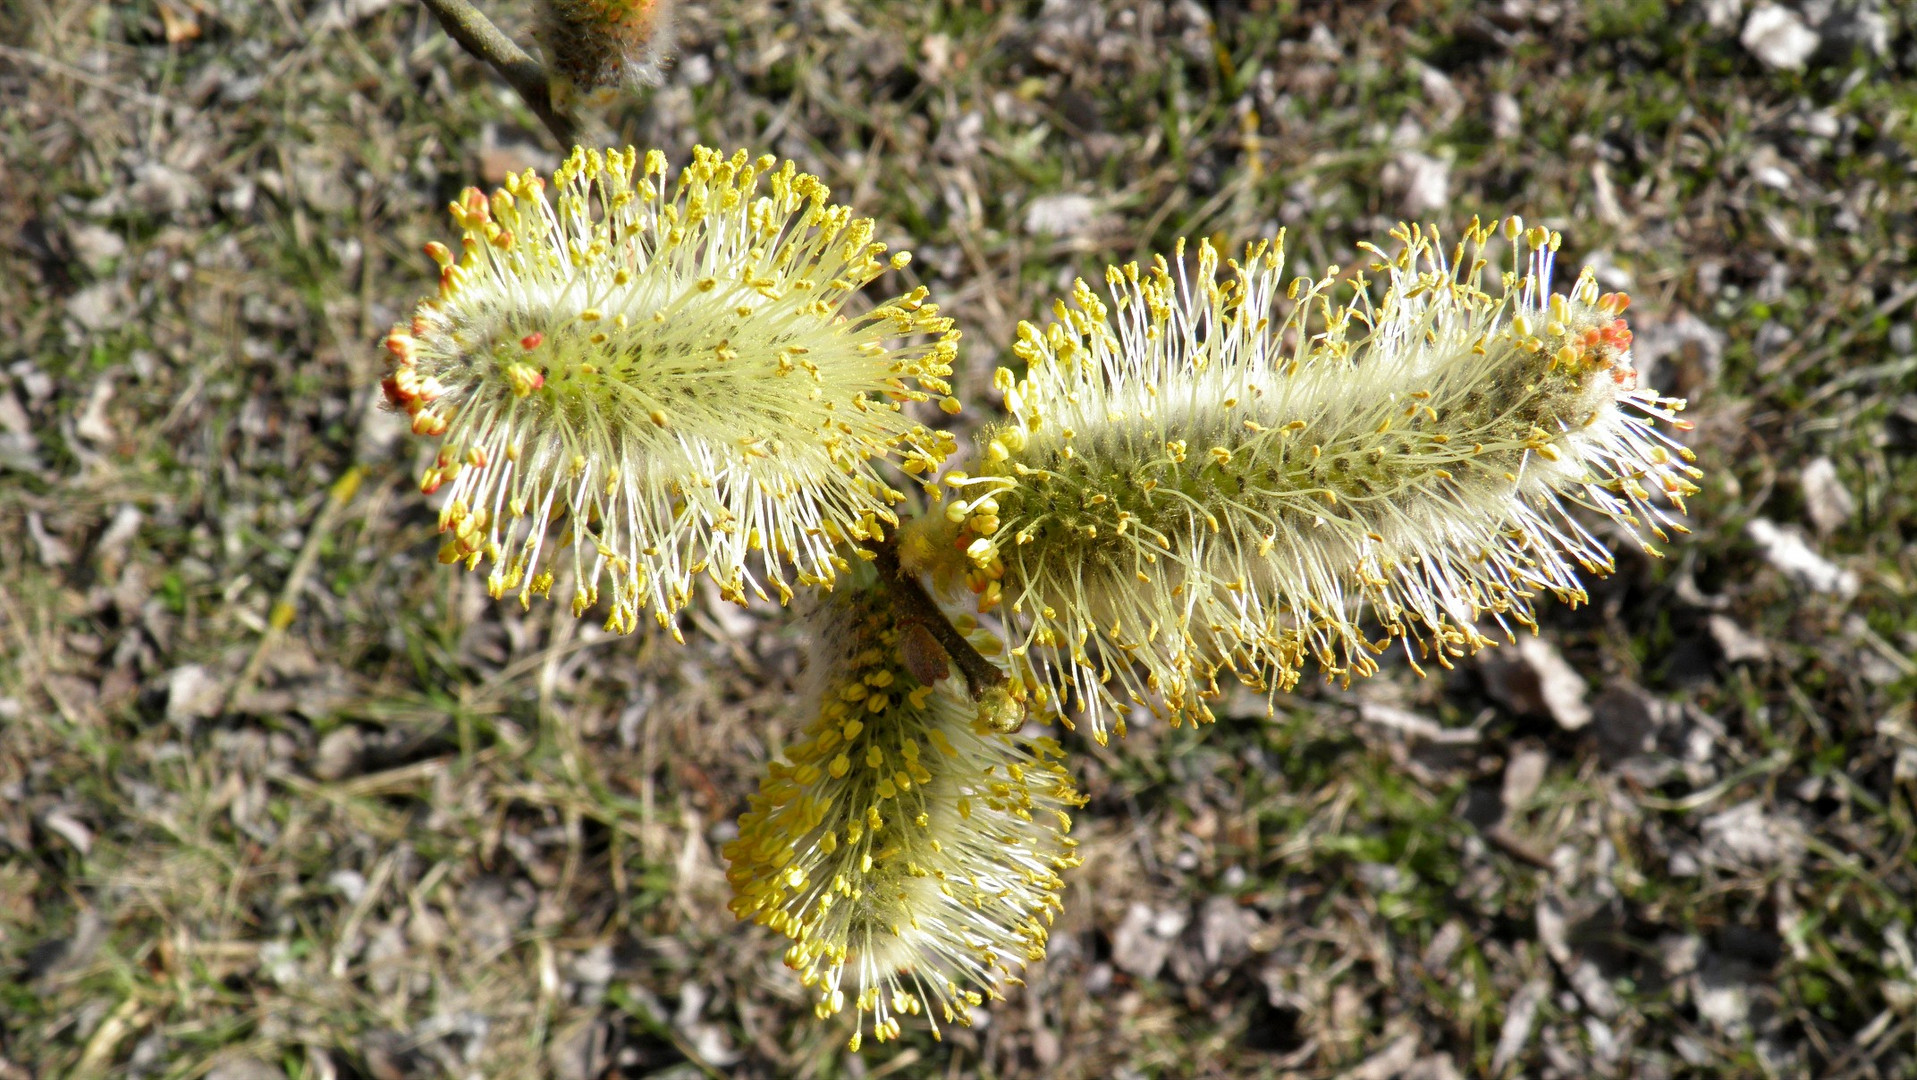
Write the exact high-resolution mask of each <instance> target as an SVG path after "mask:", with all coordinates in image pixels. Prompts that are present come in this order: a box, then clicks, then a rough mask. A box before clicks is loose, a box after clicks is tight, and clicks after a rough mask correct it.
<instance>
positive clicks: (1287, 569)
mask: <svg viewBox="0 0 1917 1080" xmlns="http://www.w3.org/2000/svg"><path fill="white" fill-rule="evenodd" d="M1500 228H1501V229H1502V232H1503V234H1504V236H1505V238H1506V239H1507V241H1508V242H1509V243H1510V244H1511V246H1512V249H1513V253H1514V254H1513V261H1512V269H1510V270H1509V271H1506V272H1503V273H1502V274H1498V273H1496V272H1488V271H1487V264H1486V258H1485V255H1484V251H1485V248H1486V246H1487V245H1488V244H1489V243H1491V242H1492V241H1493V238H1494V236H1495V235H1496V234H1497V233H1498V232H1499V230H1500ZM1393 239H1394V240H1395V241H1396V250H1395V251H1394V252H1391V253H1387V252H1385V251H1383V250H1381V249H1379V248H1376V247H1372V246H1370V245H1365V248H1366V250H1367V252H1368V254H1369V257H1370V258H1371V259H1373V260H1375V261H1371V262H1370V263H1369V266H1368V267H1367V268H1366V269H1365V270H1364V271H1363V272H1361V273H1359V274H1358V275H1357V276H1356V277H1355V279H1353V285H1354V287H1355V290H1356V295H1355V298H1354V299H1352V300H1351V301H1350V302H1348V303H1340V302H1337V300H1336V299H1335V297H1336V296H1337V294H1338V292H1339V290H1340V288H1341V287H1342V285H1341V281H1342V279H1341V275H1340V271H1339V268H1337V267H1333V268H1331V269H1330V270H1329V271H1327V273H1326V274H1325V275H1324V276H1323V277H1321V278H1319V279H1317V280H1311V279H1308V278H1302V277H1301V278H1298V279H1296V280H1294V281H1292V282H1291V283H1290V285H1289V287H1288V288H1286V287H1283V286H1282V284H1281V275H1282V272H1283V266H1284V256H1283V241H1282V238H1280V239H1279V240H1278V241H1277V242H1275V243H1268V244H1261V245H1255V246H1253V247H1251V248H1249V249H1248V250H1247V252H1246V255H1245V259H1244V261H1243V262H1242V263H1240V262H1238V261H1235V260H1234V261H1231V262H1229V263H1228V264H1227V266H1228V269H1229V273H1228V274H1227V275H1224V276H1222V277H1221V275H1220V273H1219V271H1220V267H1219V260H1218V256H1217V255H1216V253H1215V252H1214V251H1213V250H1212V248H1211V246H1210V245H1209V244H1205V243H1201V244H1200V245H1199V246H1198V250H1197V252H1196V260H1195V262H1196V265H1195V268H1194V267H1192V266H1191V264H1190V263H1188V262H1187V257H1186V251H1185V249H1184V247H1183V245H1182V244H1181V245H1180V247H1179V249H1178V251H1177V252H1176V253H1175V254H1174V257H1173V258H1172V260H1170V261H1169V262H1168V261H1167V260H1165V259H1163V258H1158V259H1155V260H1154V261H1153V262H1152V264H1151V265H1150V266H1149V267H1146V268H1143V269H1141V268H1140V267H1139V266H1137V265H1136V264H1133V265H1130V266H1126V267H1124V268H1122V269H1117V268H1115V269H1113V270H1111V271H1109V272H1108V275H1107V281H1108V284H1109V286H1110V289H1111V293H1112V297H1113V303H1112V304H1111V305H1109V306H1108V305H1107V304H1106V303H1105V302H1104V301H1103V300H1101V299H1100V298H1099V297H1098V296H1096V295H1095V294H1094V293H1093V292H1092V290H1091V289H1089V288H1088V287H1086V285H1085V283H1084V282H1082V281H1081V282H1079V283H1078V285H1077V288H1076V289H1075V290H1074V292H1073V294H1072V304H1071V306H1067V305H1065V304H1064V303H1062V302H1061V303H1058V304H1057V305H1056V306H1055V314H1056V321H1054V322H1052V323H1051V324H1049V325H1047V326H1046V327H1044V328H1043V329H1042V330H1041V329H1039V328H1038V327H1035V326H1032V325H1031V324H1029V323H1026V324H1021V325H1020V327H1019V337H1018V342H1017V344H1016V345H1015V347H1014V350H1013V351H1014V353H1015V354H1016V355H1017V356H1018V358H1019V359H1020V360H1022V361H1024V362H1025V364H1026V365H1027V371H1026V373H1025V376H1024V377H1023V378H1022V379H1021V378H1016V377H1014V375H1013V374H1012V372H1010V371H1007V370H1001V371H1000V372H999V373H998V382H997V386H998V388H999V389H1000V390H1001V391H1002V392H1003V393H1004V394H1005V401H1006V407H1007V410H1008V411H1009V412H1010V414H1011V418H1010V420H1009V421H1008V422H1006V423H1003V424H999V425H997V426H993V427H989V428H987V429H984V430H983V431H982V432H981V433H980V434H979V436H978V451H977V454H976V456H975V461H974V462H973V463H972V465H971V467H970V470H969V472H966V473H952V474H949V475H948V476H947V477H946V478H945V479H944V484H945V485H946V487H947V488H948V489H949V490H950V492H951V494H952V496H953V498H951V499H950V500H948V501H946V502H945V504H944V506H943V508H942V509H943V513H942V514H936V513H935V514H933V515H930V516H928V517H926V518H924V519H920V521H918V522H915V523H914V524H913V525H912V526H910V527H909V528H908V529H907V531H906V534H905V535H904V536H903V537H902V538H901V550H902V553H903V555H904V557H905V559H906V562H907V564H908V565H910V566H914V567H916V568H918V569H921V570H928V571H930V572H932V573H933V574H934V576H935V577H938V578H941V579H943V580H945V581H947V582H948V583H949V582H951V581H952V580H953V579H955V578H960V577H963V578H964V579H965V580H966V581H968V582H969V583H970V585H971V586H972V588H973V590H974V591H976V592H978V593H979V594H980V600H981V603H982V606H983V607H985V608H987V609H990V608H993V607H998V606H1001V605H1002V608H1003V615H1004V618H1005V620H1006V623H1007V626H1008V629H1009V631H1010V640H1009V644H1010V646H1011V649H1010V652H1011V654H1012V657H1013V659H1014V661H1015V663H1016V664H1017V665H1018V669H1019V672H1020V678H1019V686H1020V689H1022V690H1023V691H1024V692H1025V693H1027V694H1029V695H1030V696H1031V697H1032V698H1033V699H1035V700H1036V701H1037V702H1038V703H1040V704H1049V705H1050V706H1052V707H1054V708H1059V709H1066V708H1069V707H1070V706H1072V705H1076V706H1077V707H1078V708H1079V709H1081V710H1082V712H1083V715H1084V717H1085V718H1086V719H1087V720H1088V721H1089V722H1090V724H1091V725H1092V728H1093V731H1094V733H1095V735H1096V736H1097V738H1098V739H1099V740H1100V741H1103V740H1104V738H1105V732H1106V730H1107V727H1108V726H1111V727H1113V728H1114V729H1115V730H1117V731H1118V732H1119V733H1120V734H1121V735H1122V734H1123V733H1124V720H1123V717H1124V716H1125V714H1126V713H1127V712H1128V711H1129V709H1130V708H1132V707H1135V706H1143V707H1148V708H1150V709H1153V710H1155V711H1158V712H1161V713H1165V714H1169V715H1170V716H1171V717H1172V719H1173V720H1174V722H1177V721H1178V720H1181V719H1183V718H1191V719H1194V720H1200V721H1202V720H1209V719H1210V718H1211V711H1210V707H1209V704H1208V702H1209V701H1211V700H1214V699H1215V698H1216V697H1217V695H1218V694H1219V692H1220V689H1219V681H1220V677H1221V676H1236V677H1237V678H1238V679H1239V680H1241V681H1242V682H1244V683H1246V684H1248V685H1250V686H1252V687H1254V688H1259V689H1263V690H1266V691H1267V692H1270V691H1272V690H1276V689H1282V688H1289V687H1290V686H1291V685H1293V684H1294V683H1295V682H1296V680H1297V678H1298V676H1299V673H1300V670H1301V668H1302V666H1303V665H1304V664H1305V663H1306V662H1307V661H1308V660H1312V659H1315V660H1316V662H1317V663H1318V664H1319V665H1320V666H1321V667H1322V668H1323V670H1324V671H1325V672H1326V673H1327V675H1328V676H1329V677H1333V678H1342V679H1349V678H1350V677H1352V676H1354V675H1366V674H1370V673H1371V672H1373V671H1375V670H1376V666H1377V665H1376V661H1375V660H1374V659H1373V657H1374V656H1375V655H1376V654H1377V653H1379V652H1381V651H1383V649H1384V648H1385V647H1386V646H1387V645H1388V644H1389V643H1390V642H1391V641H1392V640H1393V639H1397V640H1399V641H1401V642H1402V643H1403V644H1404V646H1405V652H1406V655H1407V656H1408V657H1410V658H1411V663H1412V664H1413V666H1414V667H1415V666H1416V665H1417V663H1418V659H1419V657H1426V658H1434V659H1435V660H1436V662H1438V663H1440V664H1447V665H1448V664H1449V662H1450V658H1452V657H1457V656H1460V655H1464V654H1466V653H1469V652H1471V651H1473V650H1476V649H1478V648H1480V647H1481V646H1484V645H1486V644H1489V643H1491V638H1490V637H1489V636H1488V635H1487V634H1486V632H1485V631H1486V630H1487V629H1494V630H1498V631H1501V632H1502V633H1503V634H1504V635H1505V636H1507V637H1509V636H1510V635H1511V634H1512V628H1513V626H1514V625H1517V626H1531V627H1534V626H1535V624H1534V622H1533V617H1532V603H1533V600H1534V598H1535V597H1536V596H1537V594H1539V593H1540V592H1548V593H1551V594H1553V595H1555V596H1557V597H1558V598H1560V599H1561V600H1564V601H1566V602H1571V603H1575V602H1578V601H1581V600H1583V599H1584V598H1585V594H1584V592H1583V590H1582V588H1581V586H1580V583H1579V577H1578V572H1577V570H1578V568H1582V569H1583V570H1584V571H1585V572H1587V573H1592V574H1603V573H1606V572H1608V571H1609V570H1610V569H1611V568H1612V560H1611V555H1610V553H1609V551H1608V550H1607V548H1606V546H1605V544H1604V543H1603V542H1602V541H1601V540H1599V539H1598V537H1597V536H1595V535H1594V534H1593V533H1592V532H1591V531H1590V530H1589V529H1588V528H1587V527H1586V525H1585V524H1584V523H1583V522H1582V521H1581V520H1580V518H1579V516H1578V515H1577V514H1576V513H1575V512H1574V511H1573V509H1572V508H1573V507H1581V508H1583V509H1585V510H1589V511H1593V512H1595V513H1596V514H1599V515H1602V516H1604V517H1608V518H1610V519H1611V520H1612V521H1614V522H1616V523H1617V524H1618V525H1619V526H1621V527H1622V530H1623V531H1624V532H1626V533H1628V534H1630V535H1631V536H1633V537H1635V538H1637V539H1638V540H1639V542H1643V536H1642V534H1643V533H1646V532H1648V533H1649V534H1651V535H1652V536H1655V537H1657V538H1658V539H1665V538H1667V533H1668V532H1683V531H1686V530H1685V529H1684V527H1683V526H1682V524H1681V523H1680V522H1679V520H1678V518H1677V514H1679V513H1681V512H1682V511H1683V508H1684V503H1683V499H1684V496H1686V495H1688V494H1692V493H1694V492H1695V491H1696V490H1697V488H1696V487H1695V486H1694V485H1693V484H1692V483H1691V482H1690V480H1691V478H1695V477H1696V476H1698V475H1701V474H1699V473H1698V472H1697V470H1696V469H1694V468H1691V467H1690V466H1688V465H1686V464H1684V462H1688V461H1690V460H1693V458H1692V455H1691V454H1690V452H1689V451H1688V450H1686V449H1685V448H1684V447H1683V446H1681V445H1679V444H1678V443H1676V442H1675V441H1673V440H1672V438H1671V437H1670V436H1668V435H1666V434H1665V433H1664V432H1663V431H1661V430H1660V429H1659V427H1658V424H1659V423H1663V424H1666V425H1668V426H1671V427H1675V428H1678V429H1685V428H1688V427H1689V425H1688V424H1686V423H1684V422H1683V421H1681V420H1678V419H1677V418H1676V416H1675V413H1676V411H1677V410H1679V409H1681V408H1682V407H1683V403H1682V402H1680V401H1674V400H1671V399H1668V398H1664V397H1661V396H1659V395H1658V394H1656V393H1654V392H1653V391H1650V390H1648V389H1645V388H1643V387H1641V386H1639V385H1638V381H1637V376H1636V372H1635V371H1634V369H1633V368H1632V366H1631V359H1630V352H1629V349H1630V342H1631V333H1630V330H1629V329H1628V328H1627V326H1626V324H1625V322H1624V320H1623V319H1622V318H1621V317H1620V314H1621V312H1622V311H1623V310H1624V307H1625V305H1626V304H1627V303H1628V299H1627V298H1625V297H1623V296H1621V295H1617V294H1600V292H1599V290H1598V287H1597V284H1596V282H1595V281H1594V280H1593V278H1592V276H1591V274H1590V272H1589V271H1588V270H1587V271H1586V272H1585V273H1584V274H1583V275H1581V276H1580V277H1579V278H1578V279H1577V281H1576V283H1575V284H1574V285H1573V286H1572V287H1571V290H1570V292H1569V294H1568V295H1554V294H1552V292H1551V269H1552V257H1553V254H1554V253H1555V252H1556V250H1557V247H1558V245H1559V242H1560V239H1559V237H1558V235H1557V234H1555V233H1552V232H1549V231H1548V230H1545V229H1541V228H1533V229H1525V228H1524V227H1523V225H1522V223H1521V222H1519V221H1518V220H1517V219H1511V220H1509V221H1507V222H1502V223H1496V222H1494V223H1493V224H1492V225H1489V226H1484V225H1481V224H1480V223H1478V222H1476V221H1474V222H1473V223H1472V226H1471V228H1470V230H1469V231H1468V232H1467V234H1466V236H1465V239H1464V243H1462V244H1459V245H1457V246H1456V247H1455V248H1454V249H1452V251H1451V252H1450V253H1449V255H1447V253H1446V251H1445V249H1444V248H1443V246H1442V245H1441V243H1440V240H1439V237H1438V233H1437V231H1436V230H1435V229H1425V228H1419V227H1415V226H1403V227H1400V229H1399V230H1397V231H1396V232H1394V233H1393ZM1193 269H1195V273H1194V272H1191V271H1192V270H1193ZM1367 274H1369V275H1377V276H1376V278H1375V279H1373V278H1371V277H1368V276H1367ZM1487 277H1491V278H1494V279H1496V280H1497V281H1498V284H1497V285H1496V286H1492V287H1488V288H1487V287H1486V286H1484V285H1482V284H1481V283H1482V282H1484V281H1485V280H1486V278H1487ZM1281 296H1284V297H1287V298H1289V300H1290V301H1292V303H1291V304H1290V305H1289V306H1288V307H1286V306H1285V305H1284V304H1283V303H1282V302H1281V300H1280V297H1281ZM1646 546H1647V547H1648V544H1647V545H1646ZM1652 550H1653V553H1655V549H1652ZM1366 610H1369V611H1370V612H1371V616H1372V617H1373V618H1375V620H1376V625H1377V626H1378V627H1379V628H1380V629H1381V630H1382V633H1383V638H1382V639H1381V640H1376V641H1374V640H1371V639H1370V637H1369V635H1368V632H1367V630H1366V624H1365V623H1364V622H1363V621H1362V620H1363V619H1364V613H1365V611H1366ZM1414 645H1415V646H1416V648H1415V649H1414V648H1413V646H1414ZM1414 653H1415V654H1416V655H1414ZM1420 670H1421V669H1420ZM1068 699H1069V700H1068Z"/></svg>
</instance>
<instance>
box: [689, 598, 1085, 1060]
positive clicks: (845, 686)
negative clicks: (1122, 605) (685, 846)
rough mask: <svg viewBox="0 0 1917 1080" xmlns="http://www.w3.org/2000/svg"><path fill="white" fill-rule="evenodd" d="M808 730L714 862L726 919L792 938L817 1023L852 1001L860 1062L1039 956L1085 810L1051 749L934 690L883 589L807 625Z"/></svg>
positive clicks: (843, 602)
mask: <svg viewBox="0 0 1917 1080" xmlns="http://www.w3.org/2000/svg"><path fill="white" fill-rule="evenodd" d="M812 622H813V631H814V642H813V652H814V656H815V660H814V662H813V669H812V675H811V685H810V688H809V690H808V691H807V693H806V694H805V695H804V696H803V697H802V698H801V701H802V702H803V704H802V708H804V709H805V710H806V712H807V714H808V715H809V724H808V726H807V727H806V729H805V731H804V734H803V735H802V736H801V738H800V740H799V741H798V742H797V743H796V744H794V745H793V746H791V747H789V748H787V750H786V754H785V760H784V761H775V762H773V763H772V764H771V765H770V766H769V767H768V771H767V774H766V777H765V779H764V781H763V782H762V783H761V784H760V786H759V792H758V794H756V795H754V796H753V797H752V798H751V800H750V803H749V807H748V809H747V811H746V813H745V814H743V815H741V816H740V818H739V837H738V839H737V840H734V841H732V842H731V843H729V844H728V845H726V848H725V850H724V855H725V858H726V860H727V862H728V864H729V867H728V869H727V871H726V877H727V879H728V880H729V881H730V882H731V883H732V887H733V894H734V898H733V900H732V904H731V908H732V911H733V912H734V913H735V914H736V915H738V917H739V918H741V919H751V920H753V921H755V922H758V923H760V924H761V925H764V926H769V927H771V928H773V929H775V930H777V931H779V932H780V933H782V934H784V935H786V936H787V937H788V938H790V939H791V940H792V944H791V946H790V947H789V948H788V949H787V950H786V954H785V962H786V964H787V966H789V967H791V968H793V969H794V970H796V971H798V972H799V974H800V979H801V981H802V982H803V983H804V985H805V986H806V987H808V988H810V989H812V990H813V991H815V992H816V993H817V995H818V998H817V1006H816V1011H817V1013H818V1015H819V1017H820V1018H821V1019H824V1018H825V1017H828V1016H831V1015H833V1014H835V1013H837V1012H839V1011H840V1010H841V1009H843V1008H844V1007H845V1006H846V1005H847V1004H848V1003H849V1004H851V1005H852V1006H853V1009H854V1012H855V1013H856V1023H857V1026H856V1028H855V1029H854V1033H853V1036H852V1040H851V1045H852V1048H853V1049H854V1050H856V1049H858V1047H859V1044H860V1042H861V1041H862V1039H863V1036H864V1032H865V1030H866V1023H867V1020H868V1018H869V1019H870V1022H871V1025H872V1031H873V1034H874V1036H875V1037H876V1038H878V1039H879V1040H881V1041H884V1040H886V1039H893V1038H897V1037H898V1036H899V1034H900V1030H901V1024H900V1017H904V1016H917V1015H921V1014H923V1015H925V1016H926V1018H927V1020H928V1021H929V1022H930V1023H931V1025H932V1030H933V1032H934V1034H936V1033H937V1032H938V1026H939V1023H940V1022H941V1020H942V1021H943V1022H945V1023H948V1024H949V1023H961V1024H962V1023H969V1022H970V1010H971V1009H972V1008H973V1007H974V1006H977V1005H979V1004H981V1003H983V1002H984V1000H985V999H986V998H988V997H998V996H1000V992H1001V988H1002V987H1003V986H1004V985H1005V984H1006V983H1007V982H1016V981H1017V978H1016V975H1017V973H1018V972H1019V971H1021V970H1023V969H1024V967H1025V966H1026V965H1027V964H1029V963H1034V962H1036V961H1038V960H1040V959H1041V958H1043V956H1044V954H1045V946H1046V941H1047V938H1048V935H1049V930H1050V927H1051V924H1052V917H1053V913H1054V912H1055V911H1057V910H1058V909H1059V907H1060V896H1061V894H1062V892H1063V890H1064V882H1063V881H1062V880H1061V879H1060V876H1059V875H1060V874H1061V873H1063V872H1064V871H1067V870H1069V869H1071V868H1072V867H1074V866H1077V865H1078V857H1077V855H1076V853H1075V849H1074V844H1073V841H1072V840H1071V839H1069V837H1068V836H1067V833H1068V832H1069V831H1070V829H1071V824H1072V823H1071V817H1070V811H1071V810H1072V809H1075V808H1076V807H1078V806H1079V805H1081V804H1082V803H1083V802H1084V799H1083V798H1082V797H1081V796H1079V794H1078V793H1077V790H1076V788H1075V787H1074V786H1073V784H1072V779H1071V776H1070V774H1068V773H1067V772H1066V771H1065V769H1064V767H1063V765H1061V764H1060V760H1061V759H1062V757H1063V756H1064V751H1063V750H1062V748H1060V746H1059V745H1058V744H1057V743H1056V742H1054V741H1053V740H1051V739H1049V738H1044V737H1037V738H1027V737H1022V736H1016V735H1010V734H1004V733H1000V732H995V731H993V730H991V729H990V728H989V727H987V726H986V725H985V724H984V723H983V722H981V721H980V720H978V718H977V717H978V708H977V706H976V705H975V704H974V703H973V702H972V701H971V700H970V699H969V698H967V697H966V696H965V695H964V691H963V690H962V689H959V688H958V687H955V686H954V682H955V681H956V680H954V679H950V678H945V679H940V680H937V681H936V682H934V683H932V684H927V683H925V682H922V681H920V676H919V675H915V674H914V669H915V667H919V666H920V665H917V664H915V663H914V662H913V661H912V659H911V657H910V655H909V650H910V648H911V644H910V640H909V635H908V633H907V631H908V630H909V629H910V628H909V627H905V626H902V625H901V624H900V623H899V621H898V619H897V616H896V614H895V609H894V608H893V607H892V606H891V601H890V600H889V598H888V597H887V595H886V593H885V590H884V587H883V586H880V585H877V584H876V583H872V582H869V581H868V582H865V583H862V584H856V583H848V584H847V585H842V586H841V587H840V588H839V589H838V590H837V591H836V592H835V593H833V594H832V595H830V596H828V597H825V598H823V599H822V601H821V605H820V608H819V610H818V611H817V612H816V613H815V615H814V617H813V620H812Z"/></svg>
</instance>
